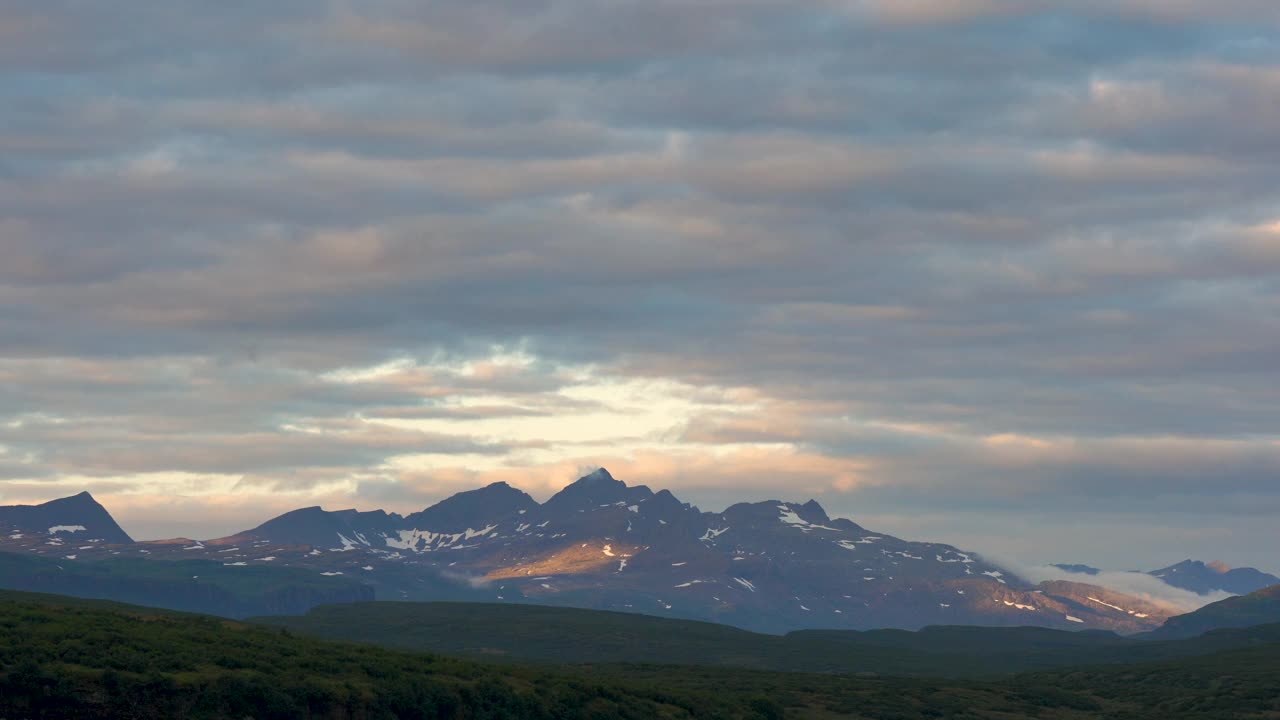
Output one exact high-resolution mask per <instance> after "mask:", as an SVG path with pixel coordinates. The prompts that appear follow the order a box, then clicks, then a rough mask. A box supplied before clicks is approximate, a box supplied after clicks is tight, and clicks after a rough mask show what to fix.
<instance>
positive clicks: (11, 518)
mask: <svg viewBox="0 0 1280 720" xmlns="http://www.w3.org/2000/svg"><path fill="white" fill-rule="evenodd" d="M0 526H4V527H8V528H12V529H15V530H21V531H23V532H33V533H34V532H43V533H48V534H50V535H58V534H61V535H75V536H76V537H77V538H84V539H86V540H89V539H96V540H99V541H101V542H103V543H108V544H112V545H123V544H128V543H132V542H133V538H131V537H129V535H128V533H126V532H125V531H124V530H123V529H121V527H120V526H119V525H118V524H117V523H116V521H115V518H113V517H111V513H109V512H107V509H106V508H104V507H102V505H100V504H99V503H98V501H97V500H95V499H94V498H93V496H92V495H90V494H89V493H88V492H81V493H78V494H76V495H72V496H70V497H64V498H58V499H57V500H50V501H49V502H47V503H43V504H41V505H10V506H7V507H0Z"/></svg>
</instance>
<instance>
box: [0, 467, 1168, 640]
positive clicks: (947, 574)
mask: <svg viewBox="0 0 1280 720" xmlns="http://www.w3.org/2000/svg"><path fill="white" fill-rule="evenodd" d="M13 543H16V544H17V545H18V546H19V547H18V548H12V547H9V546H8V544H7V543H6V541H5V540H4V539H3V538H0V549H6V548H8V549H22V550H24V551H27V552H32V553H35V554H39V555H45V556H55V557H66V558H70V559H74V558H78V559H79V560H81V561H83V560H90V559H95V558H98V557H102V556H107V557H110V556H112V555H113V554H115V553H120V552H124V553H125V554H126V555H129V554H138V555H145V556H146V557H147V558H149V559H152V560H160V559H168V560H174V559H179V558H181V559H193V558H206V559H212V560H217V561H220V562H222V563H223V564H224V566H230V567H232V568H234V567H237V566H248V567H252V566H257V565H263V564H270V565H272V566H273V567H291V568H300V569H304V570H308V571H310V572H313V573H316V574H319V575H326V576H330V577H336V576H343V577H345V578H347V579H355V580H358V581H359V582H361V583H363V584H365V585H369V586H371V587H372V588H373V590H374V592H375V595H376V597H377V598H378V599H395V600H470V601H476V600H482V601H490V602H525V603H537V604H544V605H560V606H569V607H581V608H594V609H602V610H617V611H624V612H639V613H648V614H653V615H659V616H666V617H674V618H685V619H692V620H707V621H714V622H720V623H725V624H730V625H735V626H738V627H742V628H746V629H751V630H756V631H762V632H786V631H789V630H796V629H805V628H839V629H855V630H860V629H872V628H883V627H894V628H905V629H916V628H921V627H924V626H926V625H940V624H946V625H963V624H969V625H1004V626H1018V625H1040V626H1045V627H1053V628H1060V629H1069V630H1078V629H1086V628H1093V629H1107V630H1115V631H1118V632H1141V631H1144V630H1150V629H1153V628H1155V627H1157V626H1158V625H1159V624H1160V623H1161V622H1162V621H1163V620H1164V618H1165V617H1167V612H1165V611H1163V610H1162V609H1160V608H1158V607H1155V606H1152V605H1150V604H1148V603H1145V602H1144V601H1142V600H1140V599H1138V598H1134V597H1130V596H1127V595H1120V594H1118V593H1111V592H1110V591H1108V590H1105V589H1103V588H1100V587H1098V586H1096V585H1090V584H1085V583H1071V582H1056V583H1044V584H1041V585H1039V586H1035V585H1032V584H1030V583H1028V582H1025V581H1024V580H1022V579H1020V578H1018V577H1016V576H1015V575H1013V574H1012V573H1010V572H1009V571H1007V570H1005V569H1003V568H1000V567H998V566H996V565H993V564H991V563H989V562H986V561H984V560H983V559H982V558H981V557H979V556H978V555H977V554H975V553H972V552H966V551H962V550H960V549H957V548H955V547H952V546H950V545H945V544H940V543H925V542H913V541H910V540H904V539H900V538H896V537H893V536H890V535H886V534H884V533H879V532H875V531H872V530H868V529H866V528H864V527H862V526H860V525H858V524H857V523H854V522H853V521H851V520H847V519H844V518H834V519H833V518H831V517H829V516H828V515H827V513H826V511H825V510H824V509H823V508H822V506H821V505H819V504H818V503H817V502H815V501H813V500H810V501H808V502H805V503H793V502H784V501H780V500H769V501H765V502H755V503H739V504H736V505H733V506H731V507H729V508H728V509H726V510H725V511H724V512H721V513H713V512H703V511H701V510H699V509H698V508H696V507H694V506H692V505H689V504H687V503H683V502H681V501H680V500H679V499H677V498H676V497H675V496H674V495H672V494H671V493H670V492H669V491H666V490H661V491H657V492H655V491H653V490H651V489H650V488H648V487H645V486H634V487H633V486H628V485H626V484H625V483H623V482H621V481H619V480H617V479H616V478H614V477H613V476H612V475H610V474H609V472H608V471H607V470H605V469H603V468H602V469H599V470H597V471H595V472H593V473H590V474H588V475H586V476H584V477H582V478H580V479H578V480H577V481H576V482H574V483H572V484H570V485H569V486H567V487H565V488H564V489H563V490H561V491H560V492H559V493H557V494H555V495H554V496H553V497H551V498H550V499H549V500H547V501H546V502H545V503H542V504H539V503H537V502H536V501H534V500H533V499H532V498H530V497H529V496H528V495H526V494H524V493H523V492H520V491H519V490H516V489H514V488H512V487H510V486H508V485H506V484H503V483H497V484H494V485H490V486H488V487H485V488H481V489H478V490H473V491H468V492H464V493H459V494H458V495H454V496H453V497H451V498H448V499H446V500H443V501H442V502H440V503H437V504H436V505H433V506H431V507H429V508H427V509H425V510H423V511H421V512H418V513H414V514H411V515H409V516H407V517H401V516H400V515H396V514H393V513H386V512H383V511H380V510H379V511H373V512H357V511H355V510H341V511H333V512H331V511H325V510H323V509H321V508H318V507H311V508H304V509H301V510H295V511H293V512H289V513H286V514H284V515H281V516H279V517H277V518H274V519H272V520H269V521H268V522H266V523H263V524H262V525H260V526H258V527H256V528H254V529H252V530H247V531H245V532H241V533H238V534H236V535H233V536H230V537H226V538H219V539H215V540H209V541H205V542H196V541H188V540H175V541H168V542H162V543H148V544H145V545H140V546H134V547H133V548H130V549H123V550H122V549H119V548H117V549H113V550H109V551H108V550H104V551H103V552H94V551H93V549H92V548H91V547H90V548H89V549H87V550H82V551H77V552H76V553H66V552H65V551H64V550H61V549H57V548H53V547H51V546H49V545H47V541H46V539H45V537H44V536H29V537H26V538H25V539H19V540H15V541H13ZM73 556H74V558H73Z"/></svg>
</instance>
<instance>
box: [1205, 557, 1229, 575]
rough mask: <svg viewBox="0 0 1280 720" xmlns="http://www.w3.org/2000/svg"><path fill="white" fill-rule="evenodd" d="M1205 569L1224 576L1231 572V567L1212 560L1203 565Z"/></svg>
mask: <svg viewBox="0 0 1280 720" xmlns="http://www.w3.org/2000/svg"><path fill="white" fill-rule="evenodd" d="M1205 567H1207V568H1209V569H1210V570H1212V571H1214V572H1216V573H1218V574H1219V575H1225V574H1227V573H1229V572H1231V566H1230V565H1228V564H1226V563H1224V562H1222V561H1221V560H1213V561H1211V562H1207V563H1205Z"/></svg>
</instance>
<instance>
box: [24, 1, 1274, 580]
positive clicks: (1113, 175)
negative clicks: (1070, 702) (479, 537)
mask: <svg viewBox="0 0 1280 720" xmlns="http://www.w3.org/2000/svg"><path fill="white" fill-rule="evenodd" d="M1278 370H1280V3H1276V2H1274V0H1217V1H1216V2H1212V3H1209V2H1201V1H1200V0H1070V1H1066V0H1063V1H1055V0H1034V1H1033V0H892V1H891V0H645V1H644V2H639V1H636V0H590V1H588V0H457V1H455V0H435V1H433V2H421V1H420V0H413V1H410V0H361V1H360V2H355V1H350V2H348V1H346V0H330V1H319V2H317V1H316V0H280V1H278V2H271V3H262V2H250V1H248V0H227V1H226V2H220V3H216V4H212V5H211V4H209V3H205V2H194V1H192V0H156V1H146V0H138V1H136V2H128V3H83V2H73V1H72V0H15V1H12V2H5V3H2V4H0V503H3V504H12V503H30V502H40V501H44V500H48V499H52V498H55V497H60V496H65V495H70V494H74V493H76V492H80V491H81V490H89V491H90V492H92V493H93V494H94V495H95V497H97V498H98V499H99V500H100V501H101V502H102V503H103V504H104V505H106V506H107V507H108V509H109V510H111V512H112V513H113V514H114V515H115V516H116V517H117V518H118V519H119V520H120V522H121V523H122V524H123V525H124V526H125V528H126V529H127V530H128V531H129V532H130V533H131V534H133V535H134V536H135V537H139V538H158V537H172V536H186V537H216V536H220V535H226V534H230V533H232V532H235V531H238V530H243V529H246V528H248V527H252V526H255V525H257V524H258V523H260V522H262V521H264V520H266V519H268V518H269V517H271V516H273V515H275V514H277V513H279V512H283V511H286V510H289V509H293V508H296V507H301V506H306V505H315V504H322V505H324V506H325V507H327V508H330V509H339V508H345V507H357V508H361V509H372V508H379V507H381V508H386V509H388V510H394V511H399V512H409V511H413V510H417V509H421V508H422V507H424V506H426V505H429V504H431V503H432V502H435V501H437V500H439V499H441V498H443V497H445V496H447V495H449V494H452V493H454V492H457V491H460V490H466V489H471V488H474V487H478V486H481V485H483V484H486V483H489V482H494V481H498V480H504V481H507V482H509V483H511V484H512V485H514V486H517V487H520V488H523V489H525V490H527V491H529V492H530V493H531V494H533V495H534V496H535V497H536V498H538V499H545V498H546V497H547V496H549V495H550V494H551V493H553V492H555V491H556V490H557V489H558V488H560V487H562V486H564V485H565V484H567V483H568V482H571V481H572V480H573V479H574V478H575V477H577V476H578V475H580V474H583V473H585V472H587V471H589V470H591V469H594V468H595V467H597V466H602V465H603V466H605V467H607V468H608V469H609V470H610V471H611V472H612V473H613V474H614V475H615V476H616V477H618V478H619V479H621V480H624V481H626V482H628V483H630V484H639V483H644V484H648V485H650V486H651V487H653V488H655V489H657V488H669V489H671V490H672V491H673V492H675V493H676V494H677V496H679V497H680V498H682V499H684V500H686V501H690V502H694V503H695V504H697V505H699V506H700V507H702V508H704V509H708V510H720V509H723V508H724V507H725V506H727V505H729V504H731V503H733V502H737V501H743V500H764V499H770V498H779V499H785V500H797V501H803V500H806V499H808V498H811V497H812V498H816V499H817V500H819V502H821V503H822V504H823V505H824V507H826V509H827V510H828V512H829V513H830V514H831V515H833V516H845V517H850V518H852V519H854V520H855V521H857V522H859V523H861V524H863V525H864V526H867V527H870V528H873V529H876V530H878V531H881V532H890V533H894V534H896V535H899V536H902V537H906V538H909V539H918V540H937V541H944V542H950V543H952V544H956V545H959V546H961V547H964V548H967V549H973V550H977V551H978V552H985V553H989V554H991V555H993V556H999V557H1007V558H1015V559H1016V560H1017V561H1019V562H1027V563H1044V562H1084V563H1089V564H1093V565H1099V566H1102V567H1106V568H1112V569H1132V568H1141V569H1152V568H1155V567H1160V566H1163V565H1168V564H1171V563H1173V562H1177V561H1179V560H1182V559H1184V558H1189V557H1190V558H1197V559H1203V560H1210V559H1214V558H1220V559H1222V560H1225V561H1226V562H1228V563H1230V564H1233V565H1254V566H1257V567H1261V568H1262V569H1264V570H1269V571H1272V572H1276V571H1280V559H1278V558H1277V557H1276V555H1275V548H1276V547H1280V522H1276V518H1277V516H1278V515H1280V382H1278V380H1280V372H1278Z"/></svg>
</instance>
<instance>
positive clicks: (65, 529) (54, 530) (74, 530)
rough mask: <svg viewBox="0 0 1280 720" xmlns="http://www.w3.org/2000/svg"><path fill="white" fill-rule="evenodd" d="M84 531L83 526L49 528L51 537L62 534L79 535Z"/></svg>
mask: <svg viewBox="0 0 1280 720" xmlns="http://www.w3.org/2000/svg"><path fill="white" fill-rule="evenodd" d="M83 531H84V526H83V525H54V526H53V527H51V528H49V534H50V535H54V534H56V533H60V532H65V533H78V532H83Z"/></svg>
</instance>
